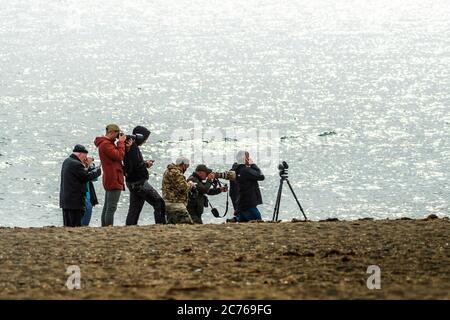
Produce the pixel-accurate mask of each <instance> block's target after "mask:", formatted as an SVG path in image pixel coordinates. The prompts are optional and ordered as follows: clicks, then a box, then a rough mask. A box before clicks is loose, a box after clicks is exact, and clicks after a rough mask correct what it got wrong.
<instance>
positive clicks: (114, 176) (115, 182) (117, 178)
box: [94, 124, 126, 227]
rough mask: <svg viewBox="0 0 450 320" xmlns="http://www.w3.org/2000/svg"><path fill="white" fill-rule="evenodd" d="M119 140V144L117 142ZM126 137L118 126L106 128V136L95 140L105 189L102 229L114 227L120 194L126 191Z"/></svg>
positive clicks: (110, 125)
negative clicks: (121, 133) (124, 171)
mask: <svg viewBox="0 0 450 320" xmlns="http://www.w3.org/2000/svg"><path fill="white" fill-rule="evenodd" d="M116 140H117V142H116ZM125 140H126V136H125V135H120V128H119V126H117V125H116V124H109V125H108V126H107V127H106V134H105V135H104V136H102V137H97V138H95V141H94V143H95V146H96V147H97V148H98V153H99V156H100V161H101V162H102V169H103V187H104V188H105V204H104V206H103V212H102V227H106V226H112V225H114V213H115V212H116V210H117V204H118V203H119V199H120V194H121V192H122V191H125V183H124V174H123V158H124V157H125Z"/></svg>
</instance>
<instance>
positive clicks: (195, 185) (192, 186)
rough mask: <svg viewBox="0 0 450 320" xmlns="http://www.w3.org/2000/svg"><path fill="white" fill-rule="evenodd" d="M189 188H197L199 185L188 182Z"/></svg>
mask: <svg viewBox="0 0 450 320" xmlns="http://www.w3.org/2000/svg"><path fill="white" fill-rule="evenodd" d="M188 186H189V190H192V189H196V188H197V184H196V183H195V182H192V181H188Z"/></svg>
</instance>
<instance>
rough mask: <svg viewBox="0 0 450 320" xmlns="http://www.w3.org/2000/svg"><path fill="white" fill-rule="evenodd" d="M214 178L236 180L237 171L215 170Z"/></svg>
mask: <svg viewBox="0 0 450 320" xmlns="http://www.w3.org/2000/svg"><path fill="white" fill-rule="evenodd" d="M214 179H225V180H229V181H234V180H236V172H234V171H225V172H214Z"/></svg>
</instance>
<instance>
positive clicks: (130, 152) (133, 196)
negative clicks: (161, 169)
mask: <svg viewBox="0 0 450 320" xmlns="http://www.w3.org/2000/svg"><path fill="white" fill-rule="evenodd" d="M133 134H134V135H136V141H135V143H134V144H132V145H131V146H130V148H127V152H126V154H125V159H124V164H125V176H126V181H127V187H128V189H129V190H130V207H129V209H128V216H127V221H126V225H127V226H131V225H137V224H138V221H139V215H140V214H141V211H142V207H143V206H144V203H145V202H146V201H147V202H148V203H149V204H150V205H151V206H152V207H153V209H154V216H155V223H157V224H165V223H166V208H165V203H164V200H163V198H161V196H160V195H159V193H158V191H156V190H155V189H154V188H153V187H152V186H151V185H150V184H149V183H148V178H149V175H148V169H149V168H151V167H152V166H153V160H147V161H144V158H143V157H142V153H141V150H140V149H139V147H140V146H142V145H143V144H144V143H146V142H147V139H148V137H149V136H150V131H149V130H148V129H147V128H145V127H141V126H137V127H136V128H134V129H133Z"/></svg>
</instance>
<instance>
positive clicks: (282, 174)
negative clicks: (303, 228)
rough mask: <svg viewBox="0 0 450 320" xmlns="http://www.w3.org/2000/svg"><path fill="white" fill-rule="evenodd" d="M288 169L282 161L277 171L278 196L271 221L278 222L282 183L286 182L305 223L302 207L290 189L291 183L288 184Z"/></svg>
mask: <svg viewBox="0 0 450 320" xmlns="http://www.w3.org/2000/svg"><path fill="white" fill-rule="evenodd" d="M288 168H289V166H288V164H287V163H286V161H283V162H282V164H280V165H279V166H278V170H280V186H279V187H278V194H277V200H276V202H275V208H274V210H273V217H272V221H278V215H279V214H280V204H281V194H282V192H283V182H284V181H286V182H287V185H288V186H289V189H291V192H292V195H293V196H294V198H295V201H296V202H297V204H298V207H299V208H300V211H301V212H302V214H303V217H305V221H306V220H308V218H306V215H305V211H303V208H302V205H301V204H300V201H298V198H297V195H296V194H295V192H294V189H292V186H291V183H290V182H289V178H288V172H287V169H288Z"/></svg>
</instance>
